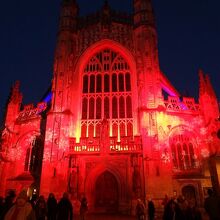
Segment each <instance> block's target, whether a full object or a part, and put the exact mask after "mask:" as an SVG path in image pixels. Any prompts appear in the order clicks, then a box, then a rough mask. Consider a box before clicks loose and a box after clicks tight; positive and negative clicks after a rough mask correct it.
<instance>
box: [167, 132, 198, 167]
mask: <svg viewBox="0 0 220 220" xmlns="http://www.w3.org/2000/svg"><path fill="white" fill-rule="evenodd" d="M170 142H171V152H172V160H173V168H174V170H179V171H184V170H192V169H196V168H199V164H198V161H197V156H196V149H195V148H196V146H195V144H194V143H195V142H194V139H193V138H192V137H190V135H189V134H184V133H183V134H178V135H174V136H173V137H172V138H171V139H170Z"/></svg>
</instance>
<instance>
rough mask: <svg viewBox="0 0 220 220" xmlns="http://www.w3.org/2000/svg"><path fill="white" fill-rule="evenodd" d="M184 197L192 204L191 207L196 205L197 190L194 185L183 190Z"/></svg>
mask: <svg viewBox="0 0 220 220" xmlns="http://www.w3.org/2000/svg"><path fill="white" fill-rule="evenodd" d="M182 195H183V196H184V198H185V199H186V200H187V201H188V202H189V203H190V205H196V204H197V201H196V189H195V187H194V186H192V185H187V186H184V187H183V188H182Z"/></svg>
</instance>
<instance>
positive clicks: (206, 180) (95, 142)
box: [0, 0, 219, 213]
mask: <svg viewBox="0 0 220 220" xmlns="http://www.w3.org/2000/svg"><path fill="white" fill-rule="evenodd" d="M133 7H134V12H133V14H132V15H127V14H123V13H118V12H116V11H114V10H112V9H111V7H110V6H109V4H108V3H107V2H106V3H105V4H104V6H103V8H102V9H101V10H100V11H99V12H97V13H95V14H93V15H89V16H87V17H80V16H79V8H78V5H77V2H76V1H74V0H63V1H62V4H61V15H60V23H59V30H58V38H57V45H56V50H55V58H54V75H53V80H52V88H51V94H52V98H51V99H50V101H49V102H47V103H46V102H43V103H39V104H38V106H37V107H34V106H33V105H26V106H24V108H21V103H22V94H21V93H20V91H19V83H18V82H16V83H15V85H14V86H13V88H12V92H11V96H10V99H9V102H8V105H7V111H6V116H5V123H4V129H3V130H2V135H1V157H0V159H1V161H0V179H1V181H0V193H1V194H5V192H6V191H7V190H8V189H15V190H17V191H18V190H19V189H21V188H22V187H27V188H28V189H29V191H28V192H29V194H30V195H31V194H32V193H33V192H36V191H37V193H40V194H44V195H46V196H47V195H48V194H49V193H50V192H54V193H55V195H56V196H57V197H60V196H61V195H62V193H63V192H65V191H67V192H69V194H70V198H71V200H72V201H73V202H74V201H77V199H79V198H80V197H81V196H82V195H83V194H85V195H86V196H87V197H88V201H89V204H90V211H94V212H106V211H109V212H117V211H119V212H123V213H130V212H131V209H132V207H134V206H133V204H134V201H135V200H136V199H137V198H143V199H144V198H149V197H151V198H153V199H154V200H155V201H156V204H157V205H158V206H159V205H160V204H161V203H160V201H161V199H162V198H163V197H164V195H165V194H168V195H169V196H173V195H174V194H177V195H179V194H184V195H185V196H186V197H187V198H190V199H192V198H194V199H196V200H197V202H198V204H200V203H201V202H202V200H203V197H204V193H203V189H204V188H205V187H210V186H211V179H210V172H209V169H207V158H209V156H210V155H212V154H216V152H217V151H218V149H217V148H218V146H219V140H218V139H217V138H216V135H215V131H216V130H217V129H218V126H219V124H218V122H217V121H216V118H218V116H219V109H218V104H217V103H218V102H217V99H216V95H215V93H214V90H213V88H212V85H211V83H210V80H209V78H208V76H207V75H205V74H204V73H203V72H202V71H200V73H199V77H200V91H199V103H195V100H194V98H189V97H181V96H180V94H179V93H178V92H177V90H176V89H175V88H174V87H173V86H172V84H171V83H170V82H169V80H168V79H167V78H166V76H165V75H164V74H163V72H162V71H161V69H160V66H159V61H158V46H157V31H156V28H155V18H154V13H153V9H152V3H151V1H150V0H134V2H133Z"/></svg>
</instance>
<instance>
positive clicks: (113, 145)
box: [69, 136, 142, 154]
mask: <svg viewBox="0 0 220 220" xmlns="http://www.w3.org/2000/svg"><path fill="white" fill-rule="evenodd" d="M69 144H70V154H97V153H103V152H106V153H110V154H115V153H138V152H142V142H141V137H140V136H134V137H127V136H126V137H121V140H120V141H118V140H117V137H109V139H108V140H105V141H104V142H102V141H101V139H100V138H80V142H79V143H77V142H76V138H70V140H69Z"/></svg>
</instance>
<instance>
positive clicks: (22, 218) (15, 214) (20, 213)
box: [4, 190, 36, 220]
mask: <svg viewBox="0 0 220 220" xmlns="http://www.w3.org/2000/svg"><path fill="white" fill-rule="evenodd" d="M4 220H36V217H35V213H34V210H33V208H32V205H31V204H30V203H29V202H28V197H27V191H25V190H23V191H21V192H20V193H19V195H18V197H17V200H16V202H15V204H14V205H13V206H12V207H11V208H10V209H9V210H8V212H7V213H6V215H5V217H4Z"/></svg>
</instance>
